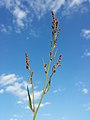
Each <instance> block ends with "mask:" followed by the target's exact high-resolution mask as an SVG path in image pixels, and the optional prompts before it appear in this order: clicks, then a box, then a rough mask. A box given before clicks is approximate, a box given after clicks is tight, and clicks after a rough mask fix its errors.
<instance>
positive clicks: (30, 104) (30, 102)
mask: <svg viewBox="0 0 90 120" xmlns="http://www.w3.org/2000/svg"><path fill="white" fill-rule="evenodd" d="M27 92H28V99H29V108H31V110H32V101H31V97H30V93H29V88H28V86H27Z"/></svg>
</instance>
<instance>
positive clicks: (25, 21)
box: [0, 0, 90, 33]
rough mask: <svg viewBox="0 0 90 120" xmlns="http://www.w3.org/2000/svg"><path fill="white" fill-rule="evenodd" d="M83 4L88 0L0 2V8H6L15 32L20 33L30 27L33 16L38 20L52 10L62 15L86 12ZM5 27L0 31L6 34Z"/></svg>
mask: <svg viewBox="0 0 90 120" xmlns="http://www.w3.org/2000/svg"><path fill="white" fill-rule="evenodd" d="M24 2H26V4H24ZM85 2H88V3H90V1H89V0H68V1H65V0H53V1H52V0H30V1H29V0H24V1H21V0H0V6H1V7H2V6H3V8H6V9H7V11H8V12H9V13H10V14H11V15H12V16H13V17H12V20H11V21H10V24H11V22H12V24H14V25H13V28H12V30H15V32H17V33H20V32H21V30H22V29H24V28H25V27H26V26H27V25H30V24H31V22H32V21H33V19H34V16H35V17H37V18H38V19H40V18H41V17H42V16H43V15H45V14H46V13H48V12H51V11H52V10H53V11H54V12H55V13H56V12H57V11H59V10H60V9H61V8H62V9H61V10H62V11H61V12H63V14H64V15H65V14H68V13H71V12H73V11H75V10H76V11H77V10H78V9H79V8H80V9H81V10H79V11H88V9H89V8H88V7H87V6H85V4H84V3H85ZM5 28H6V26H5V27H4V28H3V29H2V31H3V32H6V31H7V29H5Z"/></svg>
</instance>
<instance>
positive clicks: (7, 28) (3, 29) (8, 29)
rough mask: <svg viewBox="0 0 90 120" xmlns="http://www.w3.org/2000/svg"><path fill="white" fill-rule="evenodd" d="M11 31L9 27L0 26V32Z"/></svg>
mask: <svg viewBox="0 0 90 120" xmlns="http://www.w3.org/2000/svg"><path fill="white" fill-rule="evenodd" d="M11 31H12V27H11V26H5V25H4V24H1V25H0V32H3V33H10V32H11Z"/></svg>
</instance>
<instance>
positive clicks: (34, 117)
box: [33, 90, 44, 120]
mask: <svg viewBox="0 0 90 120" xmlns="http://www.w3.org/2000/svg"><path fill="white" fill-rule="evenodd" d="M43 97H44V90H43V92H42V96H41V99H40V102H39V104H38V107H37V109H36V111H35V113H34V116H33V120H35V119H36V115H37V112H38V109H39V107H40V104H41V103H42V100H43Z"/></svg>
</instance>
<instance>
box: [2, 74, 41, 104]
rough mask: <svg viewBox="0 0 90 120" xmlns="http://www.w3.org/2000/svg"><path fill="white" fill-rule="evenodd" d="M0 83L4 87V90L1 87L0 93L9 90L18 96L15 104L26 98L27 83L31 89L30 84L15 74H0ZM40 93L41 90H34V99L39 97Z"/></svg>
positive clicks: (24, 100)
mask: <svg viewBox="0 0 90 120" xmlns="http://www.w3.org/2000/svg"><path fill="white" fill-rule="evenodd" d="M21 80H22V81H21ZM0 85H1V86H2V87H3V88H4V91H3V89H1V90H0V93H3V92H9V93H11V94H13V95H15V96H16V97H18V98H19V101H18V102H17V104H22V103H23V102H26V101H27V100H28V96H27V90H26V88H27V85H28V87H29V89H30V90H31V84H28V83H27V82H26V81H23V78H22V77H18V76H17V75H15V74H2V75H0ZM30 92H31V91H30ZM41 94H42V91H35V92H34V95H35V96H34V98H35V101H36V100H38V99H39V98H40V96H41ZM31 99H32V93H31Z"/></svg>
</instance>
